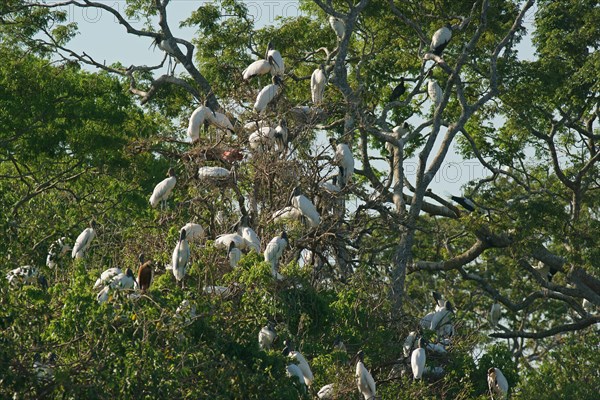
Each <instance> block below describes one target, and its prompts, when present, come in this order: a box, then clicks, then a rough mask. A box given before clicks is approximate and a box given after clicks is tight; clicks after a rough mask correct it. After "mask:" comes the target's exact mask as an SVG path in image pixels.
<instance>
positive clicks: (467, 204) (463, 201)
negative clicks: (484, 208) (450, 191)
mask: <svg viewBox="0 0 600 400" xmlns="http://www.w3.org/2000/svg"><path fill="white" fill-rule="evenodd" d="M450 198H451V199H452V200H454V201H455V202H457V203H458V204H459V205H460V206H462V208H464V209H465V210H467V211H469V212H473V211H475V208H476V207H477V206H476V205H475V203H473V200H471V199H469V198H468V197H460V196H450Z"/></svg>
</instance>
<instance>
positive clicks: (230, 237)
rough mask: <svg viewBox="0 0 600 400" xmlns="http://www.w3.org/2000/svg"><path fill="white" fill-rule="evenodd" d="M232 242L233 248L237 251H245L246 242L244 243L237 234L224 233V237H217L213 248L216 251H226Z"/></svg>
mask: <svg viewBox="0 0 600 400" xmlns="http://www.w3.org/2000/svg"><path fill="white" fill-rule="evenodd" d="M232 241H233V242H234V243H235V247H237V248H238V249H240V250H245V249H246V242H245V241H244V238H243V237H242V236H241V235H239V234H237V233H226V234H224V235H219V236H217V238H216V239H215V247H216V248H217V249H222V250H228V249H229V244H230V243H231V242H232Z"/></svg>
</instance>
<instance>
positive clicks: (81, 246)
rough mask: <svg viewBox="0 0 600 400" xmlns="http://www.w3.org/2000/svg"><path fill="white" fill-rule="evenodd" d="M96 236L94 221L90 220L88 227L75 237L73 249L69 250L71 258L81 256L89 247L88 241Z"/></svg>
mask: <svg viewBox="0 0 600 400" xmlns="http://www.w3.org/2000/svg"><path fill="white" fill-rule="evenodd" d="M95 237H96V221H94V220H92V221H90V227H89V228H85V229H84V230H83V232H81V233H80V234H79V236H77V239H75V244H74V245H73V250H72V251H71V258H83V256H84V253H85V252H86V251H87V249H88V248H89V247H90V243H91V242H92V240H94V238H95Z"/></svg>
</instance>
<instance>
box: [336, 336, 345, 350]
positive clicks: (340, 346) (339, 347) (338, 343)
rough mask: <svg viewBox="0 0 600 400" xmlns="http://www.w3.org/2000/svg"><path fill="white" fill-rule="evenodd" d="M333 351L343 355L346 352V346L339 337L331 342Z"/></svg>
mask: <svg viewBox="0 0 600 400" xmlns="http://www.w3.org/2000/svg"><path fill="white" fill-rule="evenodd" d="M333 349H334V350H337V351H342V352H344V353H345V352H346V345H345V344H344V342H343V341H342V337H341V336H340V335H337V336H336V337H335V339H334V340H333Z"/></svg>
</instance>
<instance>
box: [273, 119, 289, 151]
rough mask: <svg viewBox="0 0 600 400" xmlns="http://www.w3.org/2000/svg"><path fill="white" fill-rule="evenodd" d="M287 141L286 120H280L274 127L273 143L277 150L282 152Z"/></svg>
mask: <svg viewBox="0 0 600 400" xmlns="http://www.w3.org/2000/svg"><path fill="white" fill-rule="evenodd" d="M287 142H288V128H287V122H286V121H285V120H281V121H280V122H279V125H277V126H276V127H275V144H276V145H277V150H278V151H279V152H283V151H284V150H285V149H286V146H287Z"/></svg>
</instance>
